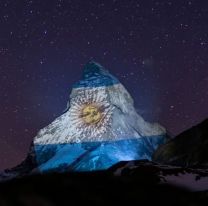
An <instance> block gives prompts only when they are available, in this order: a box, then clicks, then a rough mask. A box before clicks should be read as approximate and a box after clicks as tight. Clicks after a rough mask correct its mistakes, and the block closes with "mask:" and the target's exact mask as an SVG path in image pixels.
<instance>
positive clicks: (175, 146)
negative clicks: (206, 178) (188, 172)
mask: <svg viewBox="0 0 208 206" xmlns="http://www.w3.org/2000/svg"><path fill="white" fill-rule="evenodd" d="M207 148H208V119H207V120H205V121H203V122H202V123H200V124H198V125H196V126H194V127H192V128H190V129H189V130H187V131H185V132H183V133H181V134H179V135H178V136H176V137H175V138H173V139H171V140H169V141H168V142H167V143H166V144H164V145H161V146H160V147H159V148H158V150H157V151H156V152H155V153H154V156H153V159H154V161H157V162H160V163H162V164H171V165H179V166H184V167H207V166H208V149H207Z"/></svg>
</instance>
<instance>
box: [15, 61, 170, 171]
mask: <svg viewBox="0 0 208 206" xmlns="http://www.w3.org/2000/svg"><path fill="white" fill-rule="evenodd" d="M166 139H167V135H166V130H165V128H164V127H162V126H161V125H159V124H158V123H149V122H146V121H145V120H144V119H143V118H142V117H141V116H140V115H139V114H137V112H136V110H135V108H134V102H133V99H132V97H131V96H130V94H129V93H128V91H127V90H126V89H125V87H124V86H123V85H122V84H121V83H120V82H119V80H118V79H117V78H116V77H114V76H113V75H111V74H110V73H109V72H108V71H107V70H106V69H105V68H103V67H102V66H101V65H99V64H98V63H95V62H93V61H90V62H89V63H88V64H86V65H85V67H84V71H83V77H82V79H81V80H80V81H78V82H77V83H75V84H74V85H73V88H72V91H71V94H70V100H69V102H68V107H67V110H66V111H65V113H64V114H62V115H61V116H60V117H58V118H57V119H55V120H54V121H53V122H52V123H51V124H49V125H48V126H46V127H45V128H43V129H41V130H40V131H39V133H38V134H37V136H36V137H35V138H34V141H33V142H32V144H31V145H32V146H31V148H30V152H29V154H28V157H27V159H26V160H25V161H24V162H23V163H22V164H21V165H20V166H18V167H16V168H15V170H16V171H21V170H24V173H27V172H29V171H40V172H44V171H61V172H62V171H68V170H72V171H93V170H102V169H107V168H109V167H111V166H112V165H114V164H116V163H118V162H120V161H127V160H139V159H149V160H151V158H152V154H153V152H154V151H155V150H156V149H157V147H158V146H159V145H161V144H163V143H165V141H166Z"/></svg>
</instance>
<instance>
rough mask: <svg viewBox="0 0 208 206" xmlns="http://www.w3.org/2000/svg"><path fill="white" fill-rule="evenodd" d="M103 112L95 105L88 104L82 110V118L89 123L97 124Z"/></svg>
mask: <svg viewBox="0 0 208 206" xmlns="http://www.w3.org/2000/svg"><path fill="white" fill-rule="evenodd" d="M101 117H102V114H101V111H99V108H98V107H97V106H95V105H87V106H85V107H84V108H83V110H82V118H83V120H84V121H85V122H86V123H87V124H96V123H98V122H99V121H100V120H101Z"/></svg>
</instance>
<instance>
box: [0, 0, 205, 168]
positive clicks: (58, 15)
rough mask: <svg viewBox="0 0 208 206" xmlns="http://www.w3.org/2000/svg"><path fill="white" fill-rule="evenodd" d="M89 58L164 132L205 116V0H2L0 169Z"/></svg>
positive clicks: (59, 103) (58, 108)
mask: <svg viewBox="0 0 208 206" xmlns="http://www.w3.org/2000/svg"><path fill="white" fill-rule="evenodd" d="M90 59H94V60H95V61H97V62H99V63H100V64H102V65H103V66H105V67H106V68H107V69H109V71H110V72H111V73H112V74H113V75H115V76H117V77H118V79H119V80H120V81H121V82H122V83H123V84H124V85H125V86H126V88H127V89H128V91H129V92H130V93H131V95H132V96H133V98H134V100H135V105H136V107H137V109H138V113H140V114H141V115H142V116H143V117H144V118H145V119H147V120H151V121H158V122H160V123H161V124H162V125H164V126H165V127H166V128H167V129H168V130H169V132H170V133H171V134H172V135H175V134H178V133H180V132H181V131H183V130H185V129H187V128H189V127H191V126H192V125H194V124H196V123H198V122H200V121H201V120H203V119H205V118H207V117H208V107H207V102H208V68H207V67H208V2H207V1H206V0H195V1H194V0H190V1H186V0H180V1H171V0H170V1H167V0H163V1H162V0H161V1H159V0H158V1H153V0H152V1H151V0H150V1H147V0H141V1H138V0H137V1H136V0H128V1H118V0H109V1H104V0H103V1H101V0H100V1H97V0H88V1H84V0H82V1H81V0H22V1H14V0H1V2H0V85H1V89H0V105H1V107H0V125H1V126H0V128H1V133H0V151H1V153H0V155H1V158H0V169H2V168H6V167H9V166H13V165H15V164H17V163H18V162H20V161H21V160H22V159H23V158H24V157H25V154H26V152H27V150H28V147H29V144H30V142H31V140H32V138H33V137H34V136H35V135H36V133H37V131H38V130H39V129H40V128H43V127H44V126H46V125H47V124H49V123H50V122H51V121H52V120H54V118H55V117H57V116H59V115H60V114H61V113H62V111H63V110H64V109H65V108H66V103H67V100H68V96H69V93H70V90H71V86H72V84H73V83H75V82H76V81H77V80H79V78H80V76H81V74H82V67H83V65H84V64H85V63H86V62H88V61H89V60H90Z"/></svg>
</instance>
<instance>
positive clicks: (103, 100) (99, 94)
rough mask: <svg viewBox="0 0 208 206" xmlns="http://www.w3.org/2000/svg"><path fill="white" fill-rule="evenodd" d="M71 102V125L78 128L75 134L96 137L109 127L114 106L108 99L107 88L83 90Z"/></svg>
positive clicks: (85, 137) (84, 137) (80, 137)
mask: <svg viewBox="0 0 208 206" xmlns="http://www.w3.org/2000/svg"><path fill="white" fill-rule="evenodd" d="M70 104H71V107H70V113H69V114H70V119H71V124H72V125H71V127H73V128H75V130H76V132H74V134H73V136H76V137H77V138H79V139H94V138H97V137H100V136H101V135H102V134H103V133H105V132H106V131H107V130H108V129H109V127H110V125H111V119H112V111H113V107H112V106H111V105H110V103H109V102H108V100H107V94H106V92H105V90H102V89H100V88H99V90H96V89H91V90H85V91H82V92H80V93H79V94H78V95H76V97H74V98H73V99H72V100H71V102H70Z"/></svg>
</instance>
